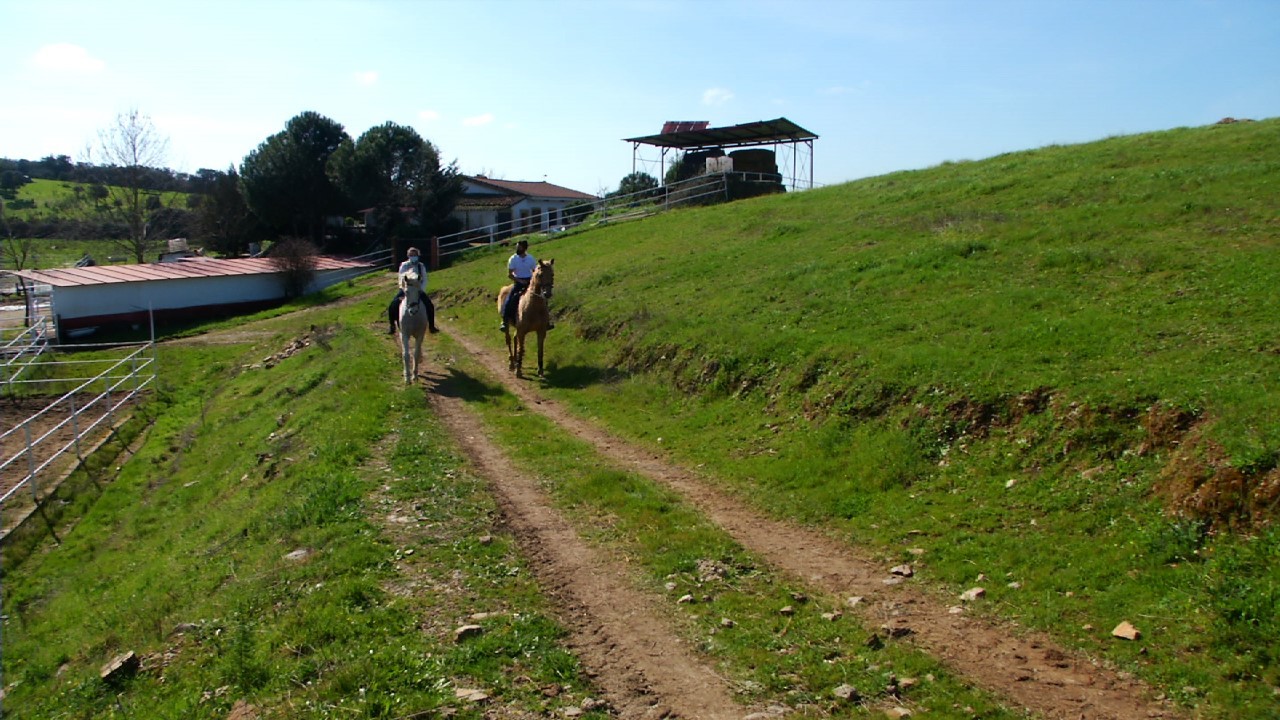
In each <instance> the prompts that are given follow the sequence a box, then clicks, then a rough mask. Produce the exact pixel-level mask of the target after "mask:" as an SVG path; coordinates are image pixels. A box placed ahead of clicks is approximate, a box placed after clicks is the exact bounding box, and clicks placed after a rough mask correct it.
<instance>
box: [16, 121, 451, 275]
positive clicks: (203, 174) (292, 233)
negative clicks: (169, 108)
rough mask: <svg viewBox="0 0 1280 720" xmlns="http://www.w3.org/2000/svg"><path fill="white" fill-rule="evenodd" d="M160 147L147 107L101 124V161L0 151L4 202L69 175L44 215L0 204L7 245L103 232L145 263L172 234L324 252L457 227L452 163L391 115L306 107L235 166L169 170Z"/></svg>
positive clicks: (229, 244)
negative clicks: (347, 121)
mask: <svg viewBox="0 0 1280 720" xmlns="http://www.w3.org/2000/svg"><path fill="white" fill-rule="evenodd" d="M167 147H168V141H167V139H166V138H164V137H162V136H161V135H159V134H158V133H157V131H156V129H155V127H154V125H153V124H152V123H151V120H150V118H149V117H148V116H146V115H145V114H143V113H141V112H139V111H137V110H131V111H129V112H126V113H122V114H121V115H119V116H118V117H117V118H116V120H115V123H114V124H113V125H112V126H111V127H109V128H107V129H105V130H103V131H101V132H100V133H99V143H98V145H97V146H95V148H94V151H96V152H97V153H98V154H99V162H97V163H93V162H89V161H87V160H86V161H81V162H72V160H71V158H69V157H68V156H65V155H59V156H47V157H45V158H42V159H40V160H36V161H31V160H10V159H0V210H3V205H4V203H5V202H6V200H5V198H7V199H8V201H9V202H10V203H12V201H13V197H14V192H15V191H16V189H17V188H18V187H20V186H21V185H22V184H24V183H26V182H30V181H31V180H32V179H50V180H58V181H65V182H69V183H75V185H74V187H73V192H72V194H71V196H70V197H69V198H67V199H65V200H63V201H62V202H60V203H59V206H58V207H55V208H51V212H50V213H49V214H47V215H44V216H42V217H38V218H36V219H28V220H19V219H16V218H13V217H9V216H7V215H6V214H4V213H3V212H0V221H2V222H3V225H0V232H3V233H4V234H5V235H6V236H7V237H8V239H9V242H10V244H12V243H13V242H14V239H15V238H32V237H94V238H102V239H109V240H112V241H113V242H115V243H116V244H117V246H119V247H120V248H121V249H122V250H124V251H126V252H127V253H128V254H129V255H131V256H132V257H133V258H134V259H135V260H136V261H137V262H145V261H147V260H148V259H154V258H153V257H151V256H152V255H153V254H154V253H155V251H156V250H157V249H159V248H161V247H162V246H163V244H164V243H165V241H167V240H168V239H169V238H172V237H187V238H189V239H190V240H192V241H193V242H194V243H195V244H198V245H203V246H205V247H206V248H208V249H210V250H212V251H214V252H217V253H221V254H223V255H231V256H234V255H240V254H243V253H244V252H245V251H246V250H247V249H248V248H249V246H250V245H251V244H252V243H257V242H261V241H266V240H278V239H283V238H298V239H303V240H306V241H308V242H309V243H311V244H312V245H313V246H314V247H315V248H316V249H317V250H320V251H324V252H334V253H362V252H367V251H369V250H373V249H377V248H385V247H390V246H392V245H394V244H395V243H397V242H398V241H399V240H401V239H413V238H427V237H430V236H433V235H444V234H447V233H449V232H453V231H455V230H457V229H458V221H456V220H455V219H453V218H451V217H450V213H451V211H452V210H453V207H454V204H455V203H456V202H457V200H458V198H459V196H460V195H461V194H462V176H461V174H460V173H459V171H458V169H457V163H456V161H455V162H450V163H448V164H444V163H442V162H441V159H440V153H439V151H438V149H437V148H436V147H435V146H434V145H433V144H432V143H431V142H430V141H428V140H427V139H425V138H423V137H422V136H421V135H419V134H418V132H417V131H416V130H414V129H413V128H411V127H407V126H403V125H397V124H396V123H393V122H386V123H383V124H382V125H378V126H376V127H374V128H371V129H369V130H367V131H365V132H364V133H363V134H361V135H360V136H359V137H356V138H353V137H352V136H351V135H350V134H348V133H347V132H346V130H345V128H343V126H342V125H341V124H340V123H338V122H336V121H334V120H332V119H330V118H327V117H325V116H323V115H321V114H319V113H316V112H311V111H307V112H303V113H300V114H298V115H297V116H295V117H293V118H292V119H290V120H289V121H288V122H287V123H286V124H285V127H284V129H283V130H281V131H280V132H278V133H276V134H274V135H271V136H270V137H268V138H267V139H265V140H264V141H263V142H262V143H261V144H260V145H258V147H257V148H255V149H254V150H253V151H251V152H250V153H249V154H248V155H246V156H245V157H244V159H243V161H242V162H241V163H240V165H239V167H238V168H237V167H236V166H234V165H232V166H230V167H228V168H227V169H226V170H225V171H222V170H211V169H201V170H199V171H197V172H196V173H194V174H186V173H177V172H174V171H172V170H169V169H167V168H166V167H165V157H166V153H167ZM365 220H367V221H368V222H367V224H366V223H365V222H364V221H365ZM7 254H10V255H13V256H14V259H16V258H17V256H18V253H16V252H12V251H10V252H9V253H7Z"/></svg>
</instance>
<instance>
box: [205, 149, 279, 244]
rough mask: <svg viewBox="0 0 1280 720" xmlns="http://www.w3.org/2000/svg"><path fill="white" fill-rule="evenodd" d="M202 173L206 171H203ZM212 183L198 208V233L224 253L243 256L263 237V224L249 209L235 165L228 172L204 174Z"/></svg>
mask: <svg viewBox="0 0 1280 720" xmlns="http://www.w3.org/2000/svg"><path fill="white" fill-rule="evenodd" d="M201 173H204V171H203V170H202V171H201ZM203 180H204V182H206V183H207V184H208V188H209V190H208V194H207V195H204V196H203V198H202V200H201V202H200V204H199V205H198V206H197V207H196V228H197V229H196V235H197V236H198V237H200V238H201V239H202V240H205V241H207V242H208V243H209V245H210V246H211V247H212V248H213V249H214V250H216V251H218V252H220V253H222V254H224V255H232V256H235V255H239V254H240V253H241V252H243V251H244V250H245V249H246V248H247V247H248V245H249V243H251V242H253V241H255V240H260V239H262V236H263V234H264V233H263V229H262V224H261V223H260V222H259V221H258V217H257V216H256V215H254V214H253V211H252V210H250V209H249V204H248V203H247V202H245V199H244V193H242V192H241V188H240V174H239V173H237V172H236V169H235V167H234V166H232V167H229V168H227V171H226V172H225V173H223V172H219V173H217V174H216V175H212V176H203Z"/></svg>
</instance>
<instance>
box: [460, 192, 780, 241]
mask: <svg viewBox="0 0 1280 720" xmlns="http://www.w3.org/2000/svg"><path fill="white" fill-rule="evenodd" d="M784 180H785V178H782V177H781V176H779V175H777V174H772V173H748V172H725V173H714V174H708V175H699V176H697V177H693V178H690V179H688V180H682V181H680V182H675V183H669V184H667V185H664V186H661V187H656V188H651V189H646V190H640V191H638V192H633V193H628V194H625V195H609V196H606V197H603V198H598V199H597V200H596V201H595V202H593V203H591V205H590V207H589V208H585V211H584V212H582V213H581V214H572V213H570V212H567V211H568V210H569V208H566V210H565V211H561V213H560V218H559V219H560V220H562V222H548V221H547V219H546V218H545V217H544V218H543V219H541V220H539V221H537V222H536V224H535V225H534V226H532V227H531V226H530V219H529V218H518V219H513V220H508V221H504V222H500V223H495V224H492V225H485V226H482V227H477V228H471V229H469V230H463V231H462V232H457V233H453V234H451V235H442V236H440V237H439V238H438V242H439V247H440V258H441V259H442V260H444V259H446V258H450V257H454V256H459V255H461V254H463V253H466V252H468V251H470V250H477V249H480V248H486V247H490V246H493V245H500V244H506V243H508V242H510V240H511V239H512V238H515V237H525V238H533V237H547V238H549V237H555V236H556V235H559V234H561V233H564V232H568V231H576V230H585V229H590V228H595V227H602V226H605V225H610V224H615V223H620V222H629V221H631V220H640V219H643V218H647V217H651V216H653V215H657V214H659V213H664V212H667V211H669V210H674V209H676V208H680V207H690V206H696V205H709V204H712V203H719V202H728V201H730V200H733V199H734V192H735V188H741V187H743V186H747V187H765V186H768V187H777V188H779V191H781V188H782V187H783V185H782V182H783V181H784Z"/></svg>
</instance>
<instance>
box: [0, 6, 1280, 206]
mask: <svg viewBox="0 0 1280 720" xmlns="http://www.w3.org/2000/svg"><path fill="white" fill-rule="evenodd" d="M0 28H4V35H5V40H4V42H3V43H2V44H0V88H3V100H0V157H6V158H10V159H20V158H25V159H29V160H38V159H40V158H42V157H45V156H47V155H68V156H70V157H71V158H72V159H73V160H75V161H88V162H93V161H94V155H95V149H96V148H97V147H99V146H100V141H99V135H100V133H102V132H103V131H105V130H108V129H109V128H110V127H111V126H112V125H113V124H114V123H115V121H116V118H117V117H118V116H120V115H122V114H124V113H127V112H130V111H133V110H136V111H139V112H140V113H142V114H143V115H145V116H147V117H149V118H150V120H151V122H152V124H153V125H154V127H155V129H156V130H157V132H158V134H159V135H160V136H161V137H163V138H166V139H167V140H168V146H167V153H166V156H165V157H166V159H167V162H166V164H167V166H168V167H170V168H173V169H175V170H178V171H181V172H189V173H194V172H196V171H197V170H199V169H202V168H210V169H215V170H226V169H228V168H230V167H232V166H235V167H237V168H238V167H239V166H240V164H241V163H242V162H243V160H244V158H245V156H246V155H248V154H249V153H251V152H252V151H253V150H254V149H255V148H257V147H258V146H259V145H261V144H262V143H263V142H264V141H265V140H267V138H269V137H270V136H271V135H273V134H275V133H278V132H280V131H282V130H283V129H284V127H285V124H286V123H287V122H288V121H289V120H290V119H291V118H293V117H295V116H297V115H298V114H300V113H302V112H305V111H314V112H318V113H320V114H321V115H324V116H325V117H328V118H330V119H332V120H334V121H336V122H338V123H339V124H341V125H342V126H343V127H344V128H345V129H346V132H347V133H348V134H350V135H351V137H352V138H358V137H359V136H360V135H361V134H362V133H364V132H365V131H367V130H369V129H370V128H373V127H375V126H377V125H381V124H383V123H386V122H393V123H396V124H398V125H403V126H409V127H412V128H414V129H415V130H416V131H417V132H418V133H419V134H420V135H421V136H422V137H424V138H425V139H427V140H429V141H430V142H431V143H432V144H433V145H435V147H436V148H437V149H438V150H439V152H440V155H441V157H442V159H443V160H444V161H445V162H456V163H457V166H458V168H459V169H460V170H461V171H462V172H463V173H465V174H468V175H477V174H484V175H488V176H489V177H491V178H497V179H504V180H526V181H540V180H545V181H547V182H551V183H555V184H556V185H561V186H564V187H568V188H572V189H574V190H579V191H582V192H586V193H591V194H598V193H602V192H607V191H610V190H613V189H616V188H617V186H618V183H619V181H620V180H621V179H622V178H623V177H624V176H626V175H627V174H628V173H630V172H632V171H633V170H640V171H644V172H649V173H650V174H652V175H655V176H658V175H660V166H659V165H658V161H659V159H660V157H661V156H660V154H659V151H658V150H657V149H656V148H653V147H650V146H641V147H640V148H639V151H638V152H637V151H636V149H635V147H634V146H633V144H632V143H629V142H625V141H624V139H625V138H632V137H640V136H645V135H653V134H657V133H658V132H660V131H661V129H662V124H663V122H665V121H668V120H702V121H707V122H709V123H710V125H711V126H712V127H721V126H728V125H738V124H742V123H748V122H754V121H757V120H771V119H775V118H780V117H785V118H787V119H789V120H791V121H792V122H794V123H796V124H798V125H800V126H801V127H803V128H805V129H807V130H809V131H811V132H813V133H815V134H817V135H818V139H817V140H815V141H814V143H813V149H812V155H809V154H808V151H807V150H802V151H801V153H800V154H799V155H798V156H797V157H794V158H793V157H791V156H790V155H789V154H788V153H787V152H786V151H785V150H786V149H785V148H784V152H783V153H782V155H781V157H780V165H782V166H783V172H784V174H788V175H789V174H790V172H789V171H790V169H791V167H795V168H796V170H797V172H796V174H797V175H800V176H801V180H802V181H807V180H808V176H809V174H810V172H811V173H812V179H813V181H814V183H815V184H817V185H833V184H838V183H841V182H845V181H849V180H854V179H859V178H865V177H871V176H876V175H883V174H886V173H891V172H896V171H900V170H913V169H919V168H926V167H932V166H935V165H938V164H941V163H944V162H960V161H965V160H979V159H983V158H987V157H992V156H995V155H999V154H1002V153H1006V152H1012V151H1019V150H1030V149H1034V148H1038V147H1044V146H1048V145H1068V144H1074V143H1081V142H1089V141H1093V140H1100V139H1103V138H1107V137H1112V136H1117V135H1129V134H1134V133H1141V132H1149V131H1155V130H1166V129H1171V128H1177V127H1189V126H1200V125H1209V124H1212V123H1215V122H1217V121H1219V120H1221V119H1223V118H1226V117H1234V118H1248V119H1255V120H1259V119H1264V118H1270V117H1277V116H1280V0H361V1H358V2H357V1H354V0H347V1H330V0H247V1H241V0H112V2H103V1H102V0H86V1H73V0H40V1H39V2H37V1H35V0H0ZM98 154H100V153H98Z"/></svg>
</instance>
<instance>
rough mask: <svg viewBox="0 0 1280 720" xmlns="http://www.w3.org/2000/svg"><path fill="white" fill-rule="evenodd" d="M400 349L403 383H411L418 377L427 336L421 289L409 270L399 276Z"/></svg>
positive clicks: (413, 273)
mask: <svg viewBox="0 0 1280 720" xmlns="http://www.w3.org/2000/svg"><path fill="white" fill-rule="evenodd" d="M400 289H401V290H403V291H404V298H403V299H401V300H400V349H401V351H402V352H401V355H402V357H403V359H404V381H405V383H411V382H413V380H414V378H416V377H418V365H419V364H421V363H422V338H423V336H425V335H426V334H427V310H426V307H425V306H424V305H423V303H422V302H421V300H422V288H421V286H420V285H419V278H418V272H417V271H416V270H410V271H409V272H406V273H404V274H403V275H401V276H400ZM410 339H412V340H413V356H412V357H410V355H409V340H410Z"/></svg>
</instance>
